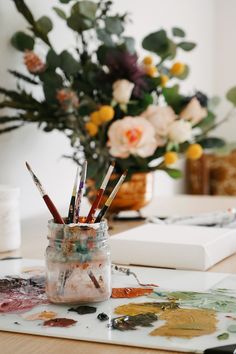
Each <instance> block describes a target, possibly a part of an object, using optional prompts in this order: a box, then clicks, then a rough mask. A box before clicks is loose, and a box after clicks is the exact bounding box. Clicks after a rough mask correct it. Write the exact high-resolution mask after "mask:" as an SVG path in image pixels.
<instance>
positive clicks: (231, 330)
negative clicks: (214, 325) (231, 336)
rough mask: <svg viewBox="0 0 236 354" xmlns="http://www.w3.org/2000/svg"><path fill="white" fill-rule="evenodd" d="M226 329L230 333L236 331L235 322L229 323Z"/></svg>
mask: <svg viewBox="0 0 236 354" xmlns="http://www.w3.org/2000/svg"><path fill="white" fill-rule="evenodd" d="M227 331H229V332H230V333H236V325H235V324H231V325H229V327H228V328H227Z"/></svg>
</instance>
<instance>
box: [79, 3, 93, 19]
mask: <svg viewBox="0 0 236 354" xmlns="http://www.w3.org/2000/svg"><path fill="white" fill-rule="evenodd" d="M75 5H78V10H79V13H80V15H82V16H84V17H86V18H89V19H90V20H95V18H96V11H97V4H96V3H95V2H93V1H79V2H78V3H76V4H75Z"/></svg>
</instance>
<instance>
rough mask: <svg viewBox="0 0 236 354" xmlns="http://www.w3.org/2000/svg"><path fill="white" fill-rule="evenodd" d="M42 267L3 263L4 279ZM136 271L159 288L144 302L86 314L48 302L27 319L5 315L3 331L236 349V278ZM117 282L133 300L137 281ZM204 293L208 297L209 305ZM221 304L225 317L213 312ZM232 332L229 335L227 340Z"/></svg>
mask: <svg viewBox="0 0 236 354" xmlns="http://www.w3.org/2000/svg"><path fill="white" fill-rule="evenodd" d="M42 265H43V261H39V260H10V261H2V262H0V278H1V279H2V278H3V277H4V276H6V275H10V276H13V275H14V276H17V275H20V274H22V269H25V268H31V269H32V271H33V270H34V269H35V267H36V268H37V267H38V268H39V267H41V266H42ZM131 271H133V272H135V273H136V274H137V276H138V278H139V279H140V281H142V283H151V282H153V283H157V284H159V285H160V286H159V288H155V289H154V292H153V293H150V291H148V294H147V295H144V296H140V293H138V295H139V296H138V297H134V298H129V297H128V298H124V297H121V298H111V299H109V300H107V301H105V302H102V303H97V304H92V306H93V309H92V308H90V304H83V309H78V308H77V305H76V306H74V305H73V307H76V308H75V309H71V307H72V306H68V305H54V304H47V303H45V301H44V298H43V303H41V304H39V305H38V304H37V303H36V306H35V307H33V308H32V309H31V310H28V309H26V310H27V311H24V312H23V313H22V312H20V313H2V314H0V330H2V331H10V332H19V333H28V334H35V335H41V336H51V337H58V338H69V339H74V340H86V341H93V342H103V343H109V344H119V345H125V346H136V347H144V348H154V349H164V350H172V351H184V352H194V353H203V352H204V350H205V349H206V348H210V347H216V346H221V345H228V344H234V343H236V333H235V331H233V330H231V329H232V328H233V329H234V328H236V326H235V325H236V275H232V274H220V273H209V272H204V273H203V272H193V271H176V270H164V269H157V268H143V267H132V268H131ZM36 273H37V272H36ZM25 274H26V273H25ZM27 276H29V272H28V273H27ZM112 280H113V288H123V287H125V288H127V289H129V291H128V293H129V294H130V292H131V293H132V292H133V291H134V290H132V289H133V288H137V282H136V281H135V279H134V277H131V276H127V275H125V274H121V273H118V272H115V273H114V274H113V276H112ZM39 289H41V285H40V284H39ZM130 289H131V290H130ZM40 291H41V290H40ZM40 291H39V296H41V293H40ZM134 292H135V291H134ZM199 292H204V293H205V294H204V295H203V299H201V294H200V295H199ZM124 294H125V292H124ZM124 294H123V293H122V294H121V295H122V296H123V295H124ZM0 295H1V294H0ZM36 295H37V292H36ZM36 295H35V296H36ZM118 295H119V296H120V293H118ZM218 300H219V301H218ZM160 303H161V304H160ZM215 304H216V307H217V310H218V311H221V312H215V311H214V310H212V308H213V307H214V306H215ZM85 305H87V306H85ZM191 305H192V306H191ZM190 306H191V308H192V310H191V313H192V315H191V316H190V311H189V310H188V308H189V307H190ZM204 306H205V308H203V307H204ZM94 308H95V309H94ZM224 308H225V309H226V310H227V311H231V312H227V313H226V312H224ZM69 309H70V311H68V310H69ZM78 310H79V311H78ZM99 315H100V316H99ZM101 315H102V316H101ZM105 315H107V316H108V317H109V320H107V317H106V316H105ZM206 319H207V320H206ZM227 330H228V335H227V336H225V335H224V336H222V333H223V334H224V333H225V332H227ZM230 330H231V331H230ZM173 334H175V335H176V336H174V335H173ZM220 335H221V337H219V338H221V340H220V339H218V338H217V336H220ZM222 338H227V339H225V340H222Z"/></svg>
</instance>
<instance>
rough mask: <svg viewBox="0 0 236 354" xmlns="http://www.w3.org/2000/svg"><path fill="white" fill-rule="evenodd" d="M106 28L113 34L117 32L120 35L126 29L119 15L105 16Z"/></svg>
mask: <svg viewBox="0 0 236 354" xmlns="http://www.w3.org/2000/svg"><path fill="white" fill-rule="evenodd" d="M105 28H106V30H107V32H109V33H111V34H113V33H114V34H117V36H119V35H120V34H121V33H122V32H123V31H124V26H123V23H122V21H121V20H120V18H119V17H117V16H113V17H106V18H105Z"/></svg>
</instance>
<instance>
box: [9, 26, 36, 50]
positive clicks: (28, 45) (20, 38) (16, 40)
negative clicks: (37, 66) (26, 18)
mask: <svg viewBox="0 0 236 354" xmlns="http://www.w3.org/2000/svg"><path fill="white" fill-rule="evenodd" d="M11 44H12V45H13V47H15V48H16V49H18V50H20V51H21V52H24V51H25V50H27V49H28V50H33V49H34V39H33V37H31V36H29V35H28V34H26V33H24V32H21V31H19V32H16V33H15V34H14V35H13V36H12V38H11Z"/></svg>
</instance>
